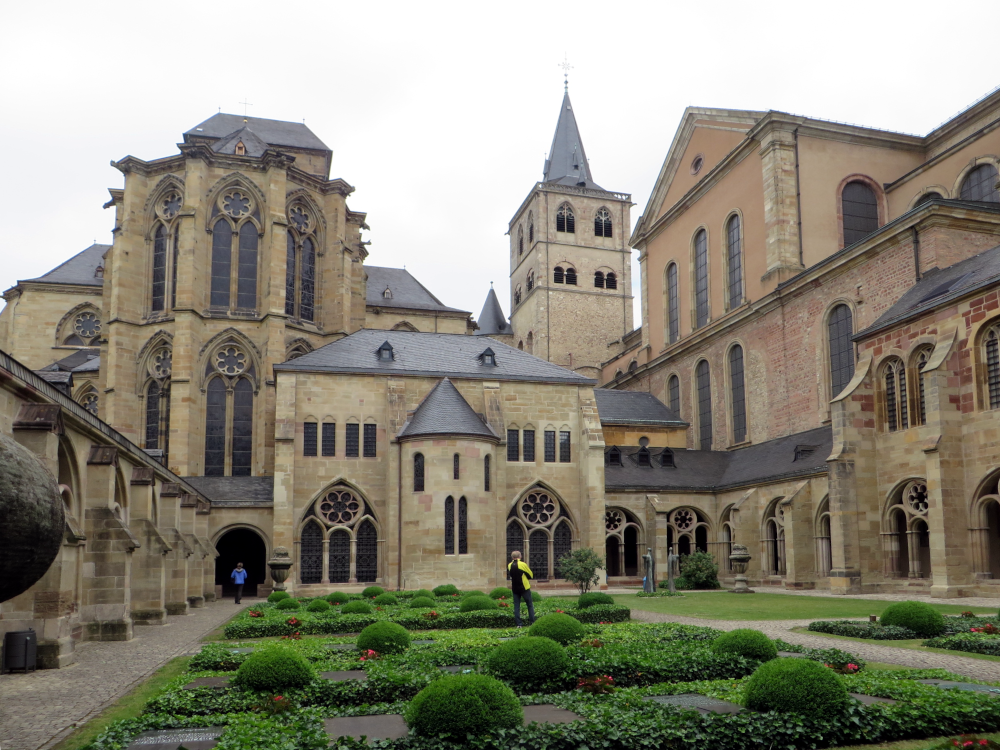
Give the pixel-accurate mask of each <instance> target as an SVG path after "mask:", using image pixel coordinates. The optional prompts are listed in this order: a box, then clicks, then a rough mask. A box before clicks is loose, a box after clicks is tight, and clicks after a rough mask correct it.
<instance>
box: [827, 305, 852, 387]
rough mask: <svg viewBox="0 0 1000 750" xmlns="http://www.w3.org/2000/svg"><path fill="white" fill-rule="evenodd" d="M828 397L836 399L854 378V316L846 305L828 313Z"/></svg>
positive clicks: (838, 306)
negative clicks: (852, 339) (852, 340)
mask: <svg viewBox="0 0 1000 750" xmlns="http://www.w3.org/2000/svg"><path fill="white" fill-rule="evenodd" d="M827 327H828V335H829V342H830V391H831V393H830V397H831V398H836V397H837V396H839V395H840V392H841V391H842V390H844V388H845V387H846V386H847V384H848V383H850V382H851V378H852V377H854V344H853V343H852V342H851V336H852V335H853V334H854V315H853V314H852V313H851V308H849V307H848V306H847V305H837V306H836V307H835V308H833V310H832V311H831V312H830V321H829V323H828V326H827Z"/></svg>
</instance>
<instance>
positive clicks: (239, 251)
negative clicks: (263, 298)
mask: <svg viewBox="0 0 1000 750" xmlns="http://www.w3.org/2000/svg"><path fill="white" fill-rule="evenodd" d="M213 218H214V219H215V221H214V223H213V224H212V272H211V295H210V298H209V304H210V306H211V307H212V308H213V309H215V310H239V311H242V312H250V311H255V310H256V309H257V254H258V253H257V251H258V242H259V239H260V232H261V230H260V225H259V221H260V209H259V207H258V206H257V204H256V201H255V200H254V199H253V197H251V195H250V193H249V192H248V191H246V190H243V189H231V190H225V191H223V192H222V193H221V194H220V196H219V199H218V201H217V202H216V205H215V206H214V208H213Z"/></svg>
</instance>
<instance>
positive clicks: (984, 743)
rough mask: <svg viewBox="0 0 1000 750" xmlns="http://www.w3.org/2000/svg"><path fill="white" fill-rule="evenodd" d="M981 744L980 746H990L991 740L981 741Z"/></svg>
mask: <svg viewBox="0 0 1000 750" xmlns="http://www.w3.org/2000/svg"><path fill="white" fill-rule="evenodd" d="M979 744H980V745H988V744H990V741H989V740H979Z"/></svg>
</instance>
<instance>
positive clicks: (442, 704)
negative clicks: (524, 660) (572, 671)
mask: <svg viewBox="0 0 1000 750" xmlns="http://www.w3.org/2000/svg"><path fill="white" fill-rule="evenodd" d="M523 722H524V710H523V709H522V708H521V702H520V701H519V700H518V699H517V696H516V695H514V691H512V690H511V689H510V688H509V687H507V686H506V685H504V684H503V683H502V682H500V681H499V680H497V679H495V678H493V677H489V676H487V675H481V674H468V675H454V676H451V677H444V678H442V679H440V680H436V681H434V682H432V683H431V684H430V685H428V686H427V687H426V688H424V689H423V690H421V691H420V692H419V693H418V694H417V696H416V697H415V698H414V699H413V700H412V701H411V702H410V705H409V707H408V708H407V709H406V723H407V725H408V726H409V727H410V728H411V729H413V730H414V731H415V732H416V733H417V734H418V735H422V736H426V737H438V736H439V735H442V734H444V735H450V736H451V737H452V738H454V739H455V740H456V741H464V740H465V738H466V736H467V735H469V734H473V735H481V734H487V733H489V732H491V731H493V730H496V729H520V728H521V725H522V723H523Z"/></svg>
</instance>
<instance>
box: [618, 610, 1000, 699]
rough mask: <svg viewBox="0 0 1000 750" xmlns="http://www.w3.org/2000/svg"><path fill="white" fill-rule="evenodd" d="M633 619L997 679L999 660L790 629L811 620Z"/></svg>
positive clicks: (639, 613) (635, 615)
mask: <svg viewBox="0 0 1000 750" xmlns="http://www.w3.org/2000/svg"><path fill="white" fill-rule="evenodd" d="M948 601H949V603H951V602H952V601H953V600H950V599H949V600H948ZM973 606H975V605H973ZM632 619H633V620H639V621H641V622H679V623H682V624H684V625H703V626H707V627H710V628H716V629H717V630H736V629H737V628H753V629H754V630H760V631H761V632H763V633H766V634H767V636H768V637H770V638H781V639H782V640H783V641H787V642H788V643H795V644H798V645H800V646H808V647H810V648H839V649H843V650H844V651H847V652H848V653H851V654H856V655H857V656H860V657H861V658H863V659H864V660H865V661H881V662H885V663H888V664H901V665H903V666H907V667H916V668H918V669H947V670H948V671H949V672H955V673H957V674H962V675H965V676H967V677H971V678H973V679H976V680H988V681H990V682H994V681H1000V662H996V661H986V660H983V659H970V658H969V657H967V656H951V655H950V654H936V653H932V652H930V651H915V650H913V649H908V648H899V647H897V646H881V645H875V644H873V643H861V642H859V641H844V640H840V639H839V638H824V637H823V636H820V635H806V634H805V633H793V632H792V628H799V627H805V626H806V625H808V624H809V623H810V622H812V620H707V619H703V618H700V617H680V616H678V615H666V614H660V613H658V612H645V611H643V610H641V609H633V610H632Z"/></svg>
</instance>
